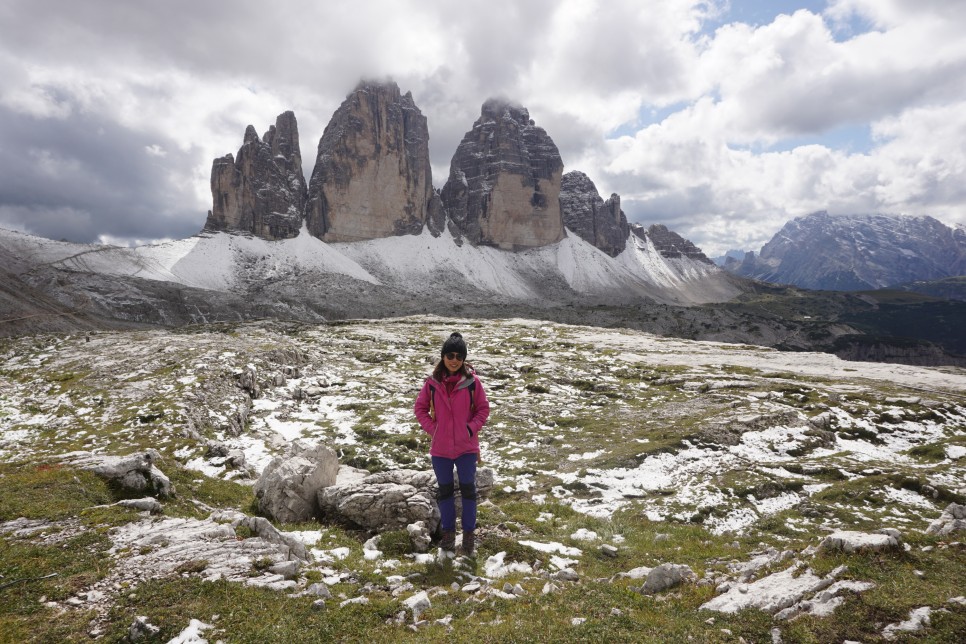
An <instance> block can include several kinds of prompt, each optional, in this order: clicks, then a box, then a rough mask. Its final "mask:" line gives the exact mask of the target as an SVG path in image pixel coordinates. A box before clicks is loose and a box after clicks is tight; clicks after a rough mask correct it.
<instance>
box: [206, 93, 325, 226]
mask: <svg viewBox="0 0 966 644" xmlns="http://www.w3.org/2000/svg"><path fill="white" fill-rule="evenodd" d="M307 192H308V191H307V188H306V184H305V175H304V174H303V173H302V154H301V152H300V150H299V132H298V123H297V122H296V120H295V114H294V113H293V112H284V113H282V114H279V116H278V118H277V119H276V120H275V125H273V126H271V127H270V128H269V129H268V132H266V133H265V136H264V137H263V138H261V139H260V138H258V133H256V132H255V128H254V127H253V126H251V125H249V126H248V129H246V130H245V141H244V143H243V144H242V146H241V148H239V150H238V156H237V158H236V157H233V156H232V155H231V154H227V155H225V156H223V157H221V158H220V159H215V160H214V162H213V163H212V165H211V197H212V208H211V210H210V211H208V220H207V222H205V230H207V231H237V232H245V233H251V234H253V235H255V236H256V237H261V238H263V239H287V238H290V237H296V236H297V235H298V234H299V230H300V229H301V227H302V211H303V209H304V208H305V199H306V195H307Z"/></svg>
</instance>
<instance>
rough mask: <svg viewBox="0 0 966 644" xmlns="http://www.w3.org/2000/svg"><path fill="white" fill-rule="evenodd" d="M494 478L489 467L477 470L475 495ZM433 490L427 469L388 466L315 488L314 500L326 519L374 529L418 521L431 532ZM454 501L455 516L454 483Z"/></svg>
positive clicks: (435, 517) (435, 509) (435, 519)
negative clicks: (382, 470) (315, 497)
mask: <svg viewBox="0 0 966 644" xmlns="http://www.w3.org/2000/svg"><path fill="white" fill-rule="evenodd" d="M494 482H495V475H494V472H493V470H492V469H490V468H481V469H480V470H478V471H477V475H476V489H477V499H483V498H486V496H488V495H489V493H490V491H491V490H492V489H493V485H494ZM437 492H438V488H437V486H436V477H435V475H434V474H433V472H431V471H416V470H392V471H389V472H379V473H376V474H370V475H369V476H366V477H364V478H363V479H362V480H353V481H351V482H347V483H343V484H337V485H333V486H330V487H326V488H323V489H322V490H320V491H319V495H318V496H319V498H318V504H319V508H320V510H321V512H322V515H323V516H324V517H326V518H328V519H332V520H336V521H344V522H348V523H352V524H355V525H358V526H360V527H363V528H366V529H368V530H374V531H376V532H383V531H386V530H396V529H403V528H406V527H407V526H409V525H410V524H413V523H417V522H419V521H422V522H423V523H424V525H425V526H426V527H427V529H428V530H429V531H430V532H435V531H436V530H437V528H438V527H439V518H440V517H439V506H438V505H437V503H436V496H437ZM456 504H457V516H458V515H459V511H460V507H461V499H460V494H459V488H458V487H457V489H456Z"/></svg>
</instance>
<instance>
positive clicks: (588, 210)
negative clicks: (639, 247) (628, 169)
mask: <svg viewBox="0 0 966 644" xmlns="http://www.w3.org/2000/svg"><path fill="white" fill-rule="evenodd" d="M560 214H561V216H562V217H563V222H564V225H565V226H566V227H567V230H569V231H571V232H573V233H575V234H576V235H577V236H578V237H580V238H581V239H583V240H585V241H587V242H589V243H591V244H593V245H594V246H596V247H597V248H599V249H600V250H602V251H604V252H605V253H607V254H608V255H610V256H611V257H617V256H618V255H619V254H620V253H621V251H623V250H624V248H625V247H626V245H627V235H628V234H629V233H630V226H629V225H628V224H627V217H626V216H625V215H624V211H623V210H621V198H620V195H617V194H612V195H611V196H610V199H608V200H607V201H604V200H603V199H602V198H601V196H600V194H599V193H598V192H597V186H595V185H594V182H593V181H591V180H590V177H588V176H587V175H586V174H584V173H583V172H579V171H576V170H575V171H573V172H568V173H567V174H565V175H563V178H562V180H561V184H560Z"/></svg>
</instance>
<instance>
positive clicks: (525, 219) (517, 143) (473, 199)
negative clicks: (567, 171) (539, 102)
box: [440, 99, 564, 250]
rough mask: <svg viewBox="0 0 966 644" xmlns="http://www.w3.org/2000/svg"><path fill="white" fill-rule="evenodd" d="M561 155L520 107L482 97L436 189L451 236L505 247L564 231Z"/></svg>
mask: <svg viewBox="0 0 966 644" xmlns="http://www.w3.org/2000/svg"><path fill="white" fill-rule="evenodd" d="M562 174H563V160H562V159H561V158H560V152H559V151H558V150H557V146H556V145H555V144H554V142H553V140H552V139H551V138H550V136H549V135H548V134H547V133H546V131H544V129H543V128H541V127H537V126H536V125H535V124H534V123H533V121H531V120H530V115H529V112H528V111H527V110H526V108H524V107H521V106H519V105H514V104H512V103H510V102H509V101H507V100H505V99H490V100H488V101H487V102H485V103H484V104H483V106H482V108H481V110H480V117H479V118H478V119H477V120H476V122H474V123H473V127H472V129H470V130H469V131H468V132H467V133H466V134H465V136H464V137H463V140H462V141H461V142H460V144H459V146H458V147H457V149H456V153H455V154H454V155H453V160H452V162H451V163H450V174H449V178H448V179H447V181H446V184H445V185H444V186H443V189H442V191H441V193H440V196H441V197H442V203H443V206H444V208H445V209H446V213H447V215H448V217H449V220H450V222H451V230H452V231H453V232H454V234H455V236H456V237H457V239H458V240H463V239H466V240H468V241H469V242H470V243H471V244H473V245H490V246H496V247H499V248H503V249H508V250H522V249H526V248H536V247H540V246H546V245H547V244H552V243H555V242H558V241H560V240H561V239H562V238H563V236H564V227H563V219H562V218H561V216H560V180H561V176H562Z"/></svg>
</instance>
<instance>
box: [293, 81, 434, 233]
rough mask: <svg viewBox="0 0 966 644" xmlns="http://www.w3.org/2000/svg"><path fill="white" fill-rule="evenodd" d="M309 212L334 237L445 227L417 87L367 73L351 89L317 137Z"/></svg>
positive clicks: (317, 229) (314, 228) (313, 229)
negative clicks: (409, 88) (369, 78)
mask: <svg viewBox="0 0 966 644" xmlns="http://www.w3.org/2000/svg"><path fill="white" fill-rule="evenodd" d="M305 219H306V224H307V227H308V230H309V232H310V233H312V234H313V235H315V236H316V237H319V238H320V239H323V240H325V241H332V242H349V241H359V240H365V239H374V238H378V237H389V236H392V235H403V234H410V233H412V234H415V233H419V232H420V231H422V229H423V226H424V224H426V223H427V222H428V223H429V227H430V230H431V231H432V232H433V233H434V234H437V235H438V234H439V233H440V232H441V231H442V228H443V219H444V215H443V212H442V209H441V208H440V205H439V196H438V195H437V194H436V192H435V191H434V190H433V177H432V170H431V169H430V164H429V129H428V128H427V125H426V117H425V116H423V114H422V112H420V111H419V108H418V107H416V104H415V103H414V102H413V97H412V94H411V93H409V92H407V93H406V94H404V95H403V94H400V91H399V87H398V86H397V85H396V84H395V83H393V82H387V83H376V82H368V81H363V82H362V83H360V84H359V85H358V86H357V87H356V89H355V90H354V91H353V92H352V93H351V94H349V95H348V97H346V99H345V101H344V102H343V103H342V105H341V106H339V108H338V109H337V110H336V111H335V114H333V115H332V119H331V120H330V121H329V124H328V125H327V126H326V128H325V132H324V133H323V134H322V138H321V140H320V141H319V148H318V156H317V159H316V163H315V169H314V171H313V172H312V179H311V181H310V182H309V196H308V202H307V204H306V207H305Z"/></svg>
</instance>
